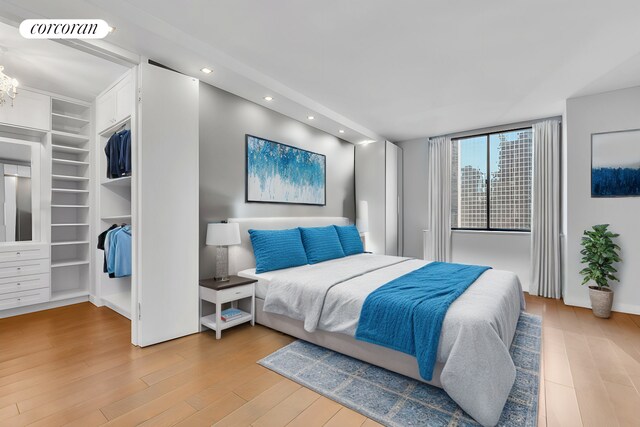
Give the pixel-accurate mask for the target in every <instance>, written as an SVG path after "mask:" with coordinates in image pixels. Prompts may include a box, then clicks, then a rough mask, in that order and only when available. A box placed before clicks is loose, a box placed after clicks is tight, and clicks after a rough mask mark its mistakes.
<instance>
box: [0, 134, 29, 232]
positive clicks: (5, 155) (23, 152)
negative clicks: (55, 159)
mask: <svg viewBox="0 0 640 427" xmlns="http://www.w3.org/2000/svg"><path fill="white" fill-rule="evenodd" d="M32 223H33V220H32V203H31V147H30V146H29V145H26V144H13V143H8V142H4V141H2V142H0V242H24V241H30V240H32V239H33V225H32Z"/></svg>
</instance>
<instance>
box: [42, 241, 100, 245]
mask: <svg viewBox="0 0 640 427" xmlns="http://www.w3.org/2000/svg"><path fill="white" fill-rule="evenodd" d="M89 243H91V242H89V241H88V240H76V241H72V242H51V246H68V245H88V244H89Z"/></svg>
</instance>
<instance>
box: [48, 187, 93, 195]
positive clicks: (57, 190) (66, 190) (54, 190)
mask: <svg viewBox="0 0 640 427" xmlns="http://www.w3.org/2000/svg"><path fill="white" fill-rule="evenodd" d="M51 192H52V193H71V194H86V193H89V190H76V189H75V188H52V189H51Z"/></svg>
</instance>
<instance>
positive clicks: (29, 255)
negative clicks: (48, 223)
mask: <svg viewBox="0 0 640 427" xmlns="http://www.w3.org/2000/svg"><path fill="white" fill-rule="evenodd" d="M49 294H50V285H49V247H48V245H46V244H37V243H20V244H14V245H6V246H1V247H0V310H5V309H10V308H18V307H22V306H26V305H31V304H38V303H43V302H47V301H49Z"/></svg>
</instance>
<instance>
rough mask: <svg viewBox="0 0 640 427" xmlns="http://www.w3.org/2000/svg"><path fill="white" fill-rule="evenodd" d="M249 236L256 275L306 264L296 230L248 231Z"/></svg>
mask: <svg viewBox="0 0 640 427" xmlns="http://www.w3.org/2000/svg"><path fill="white" fill-rule="evenodd" d="M249 236H250V237H251V244H252V245H253V254H254V255H255V257H256V273H266V272H267V271H273V270H281V269H283V268H289V267H298V266H300V265H306V264H308V262H307V254H306V253H305V251H304V246H303V245H302V239H301V238H300V230H298V229H297V228H291V229H288V230H249Z"/></svg>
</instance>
